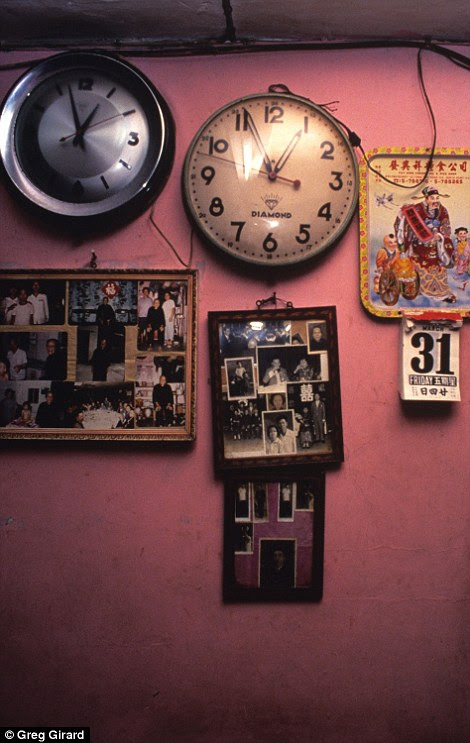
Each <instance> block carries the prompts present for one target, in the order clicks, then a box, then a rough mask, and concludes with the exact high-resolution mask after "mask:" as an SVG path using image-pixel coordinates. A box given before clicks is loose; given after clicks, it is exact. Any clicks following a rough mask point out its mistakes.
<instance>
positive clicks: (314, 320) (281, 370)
mask: <svg viewBox="0 0 470 743" xmlns="http://www.w3.org/2000/svg"><path fill="white" fill-rule="evenodd" d="M209 341H210V353H211V374H212V413H213V422H214V464H215V469H216V472H217V473H218V474H224V473H228V472H234V471H235V470H238V469H239V468H240V466H243V467H244V468H245V469H246V470H248V471H250V472H253V473H255V472H258V470H259V469H272V468H274V467H284V468H286V469H287V468H290V469H295V471H296V472H298V471H301V470H302V468H307V467H308V466H310V465H312V464H321V465H324V464H329V463H338V462H341V461H342V460H343V437H342V420H341V393H340V378H339V358H338V341H337V327H336V310H335V308H334V307H308V308H300V309H294V308H285V309H281V310H277V309H276V310H253V311H240V312H210V313H209ZM234 345H235V352H236V353H234V348H233V347H234Z"/></svg>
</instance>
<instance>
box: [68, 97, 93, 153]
mask: <svg viewBox="0 0 470 743" xmlns="http://www.w3.org/2000/svg"><path fill="white" fill-rule="evenodd" d="M99 106H100V104H99V103H97V104H96V106H95V107H94V109H93V111H92V112H91V113H90V114H88V116H87V117H86V119H85V121H84V122H83V124H82V125H81V126H80V127H79V129H78V130H77V131H76V132H75V136H74V138H73V142H72V144H73V145H74V146H75V147H76V146H77V145H80V147H81V148H82V150H84V149H85V140H84V139H83V135H84V134H85V132H86V130H87V129H88V127H89V126H90V124H91V122H92V119H93V117H94V115H95V113H96V112H97V111H98V108H99Z"/></svg>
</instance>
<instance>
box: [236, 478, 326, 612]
mask: <svg viewBox="0 0 470 743" xmlns="http://www.w3.org/2000/svg"><path fill="white" fill-rule="evenodd" d="M240 485H242V487H243V488H246V490H247V493H248V494H249V501H250V504H251V506H250V508H249V509H248V511H245V513H249V516H248V517H245V518H244V519H243V521H242V522H240V519H239V516H237V500H236V498H235V497H234V494H236V493H237V491H238V487H239V486H240ZM324 506H325V477H324V474H323V473H318V474H316V475H315V476H313V477H312V476H311V477H309V478H308V480H307V479H305V480H304V479H303V478H300V479H297V480H271V479H268V480H267V479H263V480H261V479H258V478H254V479H252V480H250V481H246V480H245V481H238V480H236V479H235V480H231V479H229V480H227V481H226V484H225V529H224V600H225V601H226V602H233V601H320V599H321V597H322V589H323V543H324V511H325V508H324Z"/></svg>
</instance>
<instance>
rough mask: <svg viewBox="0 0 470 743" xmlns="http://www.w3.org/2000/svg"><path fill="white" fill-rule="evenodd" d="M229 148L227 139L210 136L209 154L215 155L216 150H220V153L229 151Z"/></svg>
mask: <svg viewBox="0 0 470 743" xmlns="http://www.w3.org/2000/svg"><path fill="white" fill-rule="evenodd" d="M227 150H228V142H227V140H226V139H214V137H209V155H213V154H214V152H218V153H219V155H220V154H221V153H222V152H227Z"/></svg>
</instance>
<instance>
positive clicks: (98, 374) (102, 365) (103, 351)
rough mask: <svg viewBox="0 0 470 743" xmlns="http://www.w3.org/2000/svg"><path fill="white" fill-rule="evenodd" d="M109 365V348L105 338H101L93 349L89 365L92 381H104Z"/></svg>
mask: <svg viewBox="0 0 470 743" xmlns="http://www.w3.org/2000/svg"><path fill="white" fill-rule="evenodd" d="M110 365H111V349H110V348H109V345H108V341H107V339H106V338H101V340H99V341H98V345H97V346H96V348H95V350H94V351H93V355H92V357H91V367H92V369H93V381H94V382H106V377H107V375H108V368H109V367H110Z"/></svg>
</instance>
